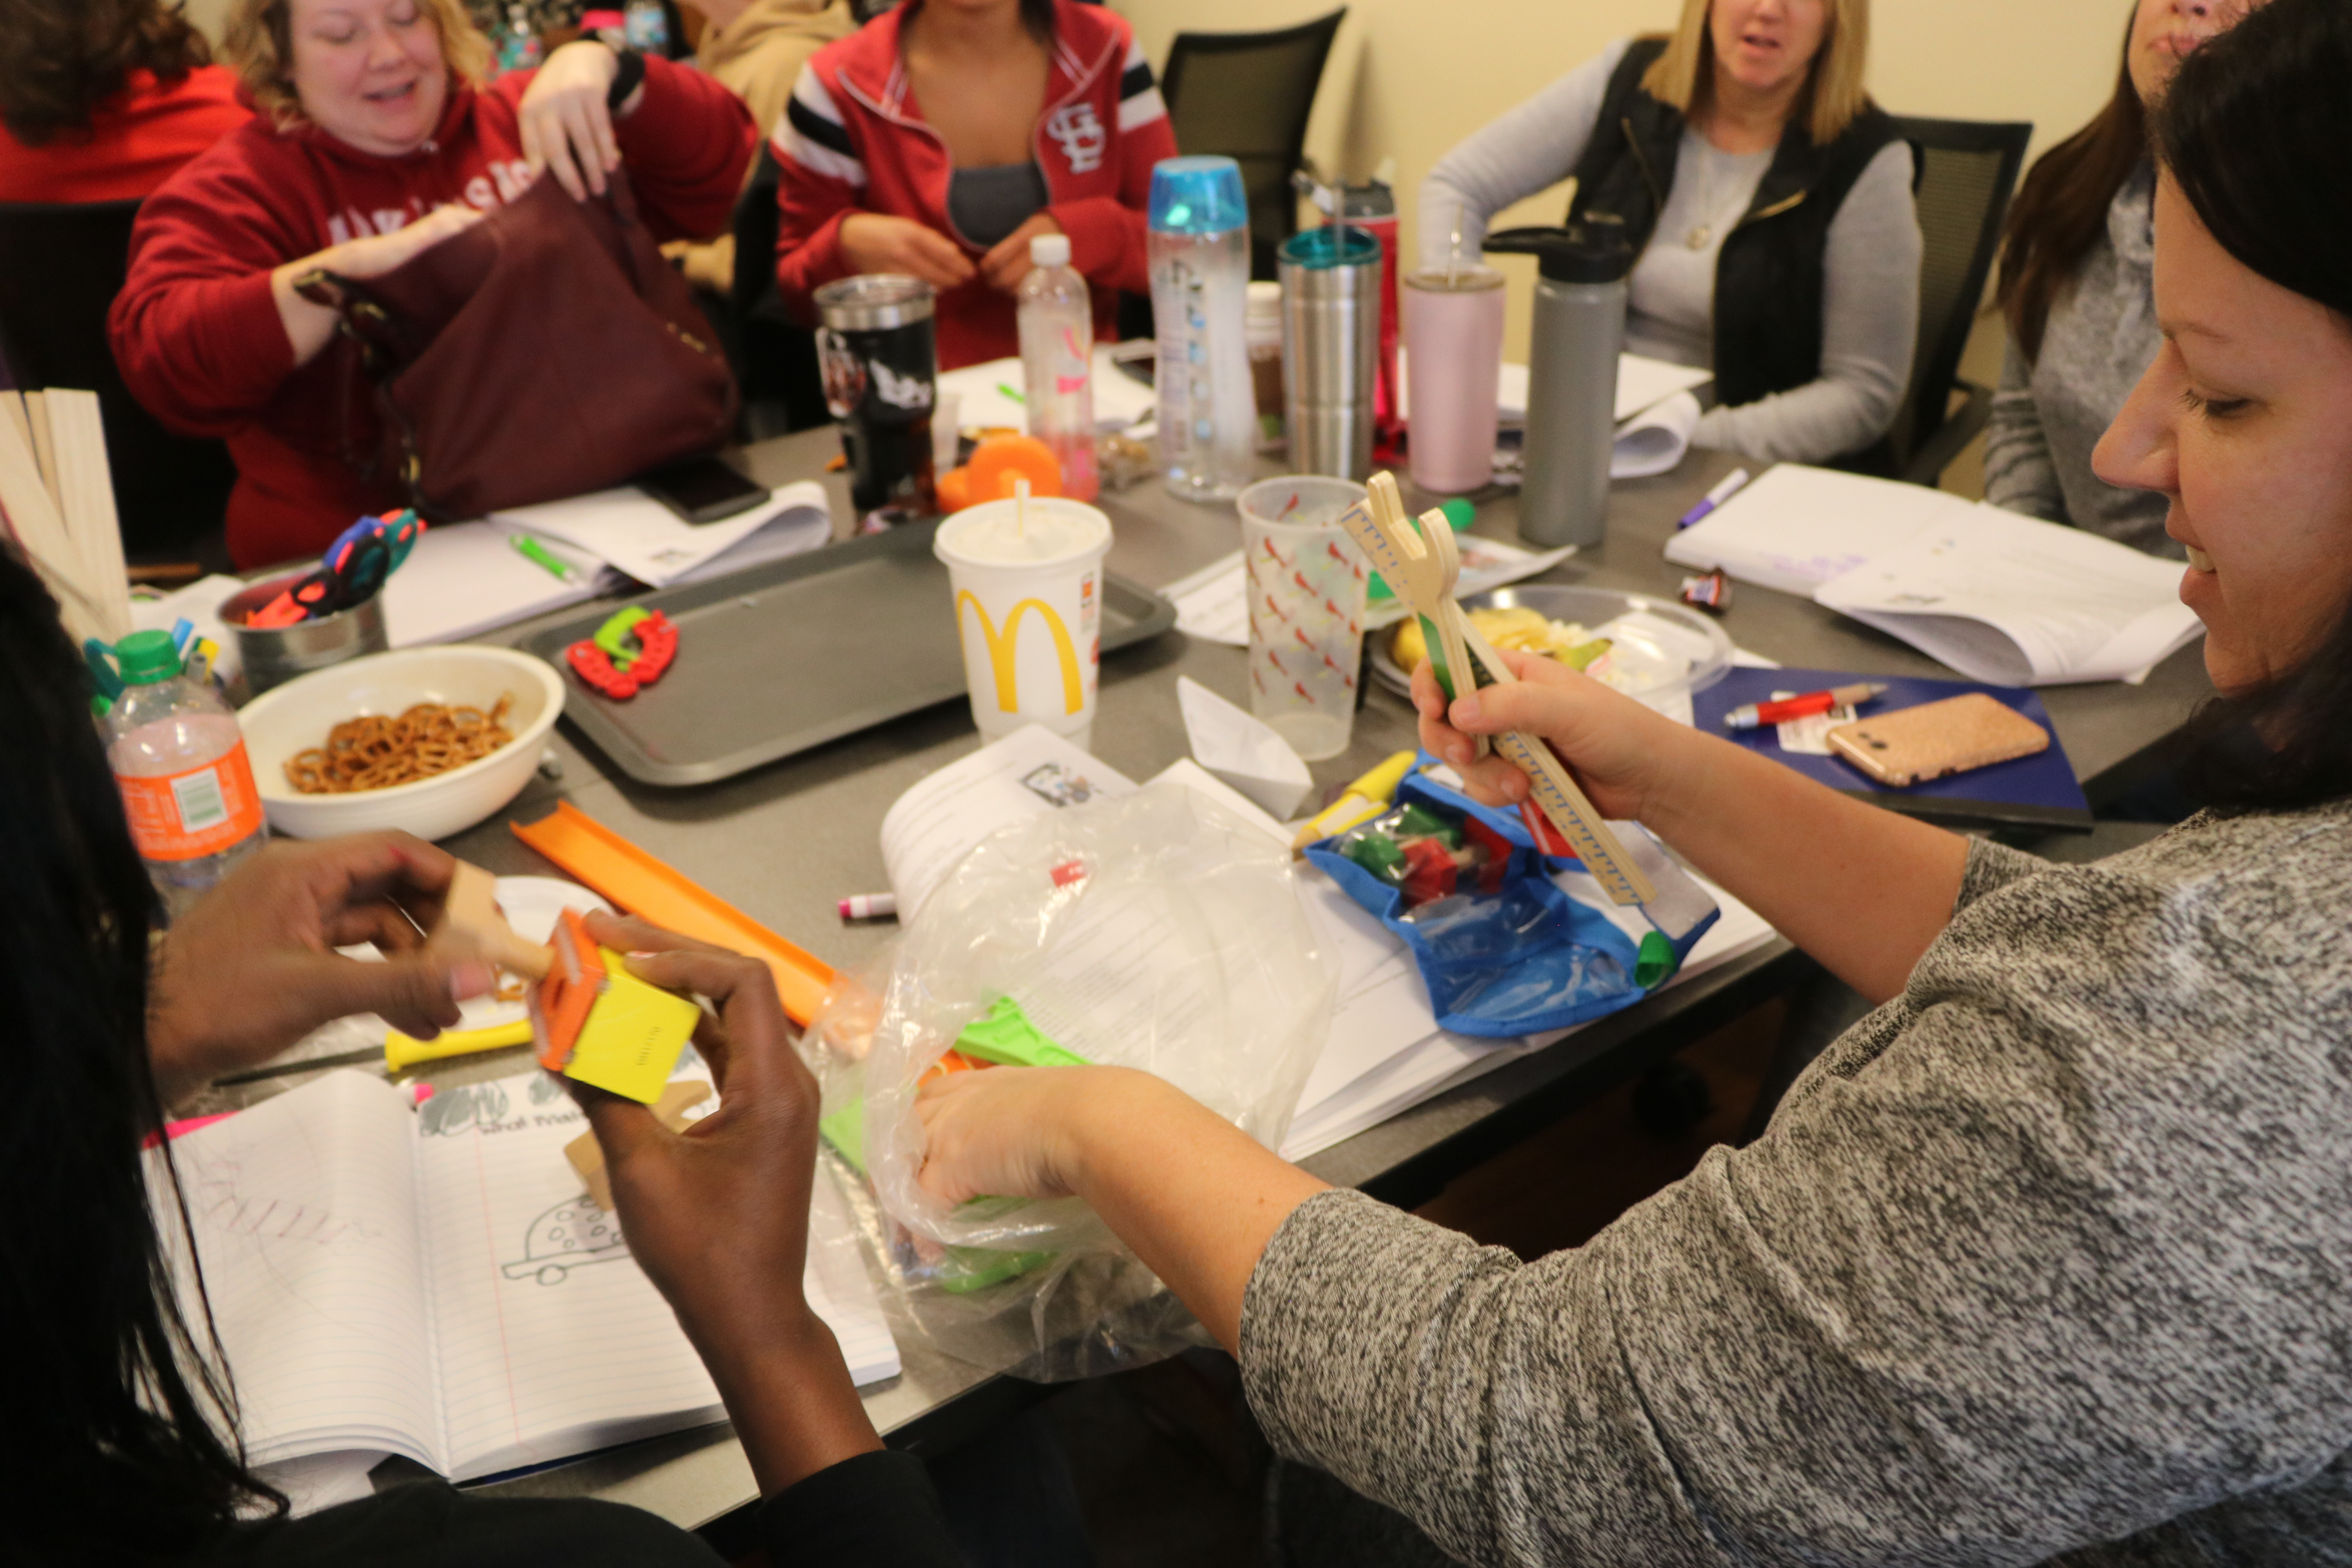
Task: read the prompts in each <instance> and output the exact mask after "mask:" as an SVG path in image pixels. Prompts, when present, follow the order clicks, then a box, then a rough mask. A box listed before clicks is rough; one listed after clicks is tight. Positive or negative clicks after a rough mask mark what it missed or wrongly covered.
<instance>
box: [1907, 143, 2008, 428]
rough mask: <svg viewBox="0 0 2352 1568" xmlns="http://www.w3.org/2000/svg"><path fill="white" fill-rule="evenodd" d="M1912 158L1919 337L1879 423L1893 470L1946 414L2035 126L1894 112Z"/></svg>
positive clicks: (1939, 423) (1942, 421) (1942, 420)
mask: <svg viewBox="0 0 2352 1568" xmlns="http://www.w3.org/2000/svg"><path fill="white" fill-rule="evenodd" d="M1895 134H1896V135H1897V136H1900V137H1901V138H1902V139H1903V140H1904V141H1906V142H1909V143H1911V149H1912V155H1913V157H1914V158H1915V159H1916V174H1915V175H1914V176H1913V180H1912V187H1911V188H1912V195H1913V198H1914V200H1915V202H1916V205H1917V206H1918V211H1919V233H1920V237H1922V239H1924V240H1925V242H1926V246H1925V249H1924V250H1923V252H1922V254H1921V257H1920V262H1919V339H1918V346H1917V349H1916V352H1915V353H1914V354H1913V357H1912V361H1911V386H1910V389H1909V391H1908V392H1906V394H1905V395H1904V399H1903V404H1902V406H1901V407H1900V408H1898V409H1897V410H1896V411H1895V424H1894V426H1893V428H1891V429H1890V430H1889V431H1888V432H1887V440H1888V444H1889V446H1890V447H1892V449H1893V453H1894V456H1895V468H1896V469H1897V471H1900V470H1901V468H1903V467H1904V466H1905V465H1906V464H1907V463H1908V461H1909V459H1910V457H1911V454H1912V453H1914V452H1916V451H1917V450H1918V448H1919V447H1921V446H1922V445H1923V444H1924V443H1925V442H1926V441H1927V438H1928V437H1931V436H1933V435H1934V434H1935V433H1936V431H1937V427H1938V426H1941V425H1942V424H1943V423H1944V418H1945V415H1946V411H1947V410H1948V408H1949V406H1950V399H1951V394H1952V390H1953V388H1954V386H1955V385H1956V384H1957V383H1958V380H1959V371H1960V354H1961V353H1962V352H1963V351H1964V350H1966V349H1967V347H1968V343H1969V331H1970V329H1971V328H1972V327H1974V325H1975V324H1976V315H1977V307H1978V305H1979V302H1980V301H1981V300H1983V299H1984V290H1985V279H1986V278H1987V277H1989V276H1990V274H1991V271H1992V261H1993V255H1994V253H1995V252H1996V251H1997V250H1999V248H2000V228H2001V224H2002V222H2003V221H2004V220H2005V219H2006V218H2007V217H2008V216H2009V198H2010V196H2011V195H2012V194H2013V193H2014V192H2015V191H2016V189H2017V175H2018V171H2019V170H2020V169H2021V168H2022V167H2023V166H2024V164H2025V148H2026V144H2027V143H2028V142H2031V141H2032V139H2033V127H2032V125H2031V124H2030V123H2026V122H2021V121H1978V120H1919V119H1913V118H1909V117H1905V116H1898V117H1896V119H1895Z"/></svg>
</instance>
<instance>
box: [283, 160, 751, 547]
mask: <svg viewBox="0 0 2352 1568" xmlns="http://www.w3.org/2000/svg"><path fill="white" fill-rule="evenodd" d="M297 288H298V289H300V291H301V292H302V294H303V296H304V297H305V298H306V299H310V300H316V301H317V302H319V303H320V304H325V305H329V306H331V307H332V308H333V309H334V310H336V311H337V312H338V313H339V314H340V316H341V333H342V336H343V337H344V338H345V339H346V340H347V341H348V342H349V344H350V345H351V347H350V349H349V350H347V351H346V352H351V353H354V354H355V356H356V360H357V365H356V374H357V375H358V376H362V377H364V381H365V383H366V384H370V385H372V386H373V403H374V409H373V414H374V415H375V416H376V417H374V418H368V417H365V416H362V415H361V413H360V410H359V409H358V408H357V407H356V406H354V405H352V404H351V403H349V402H347V403H346V405H345V409H344V420H343V428H344V443H343V444H344V457H345V458H346V459H347V460H349V461H351V462H352V464H353V465H354V466H355V467H357V468H360V470H361V471H362V474H363V475H365V476H366V477H368V478H370V479H386V480H389V481H390V483H391V485H392V486H393V488H394V489H396V490H398V491H399V492H401V493H403V494H404V496H405V498H406V500H407V501H408V504H410V505H411V506H414V507H415V508H416V510H418V511H420V512H422V513H424V514H425V516H426V517H427V518H429V519H432V520H434V521H449V520H452V519H457V518H469V517H480V516H481V515H483V514H484V513H485V512H488V511H494V510H499V509H501V508H506V507H515V506H529V505H530V504H532V503H533V502H536V501H545V500H561V499H562V498H563V497H566V496H575V495H581V494H583V493H585V492H587V491H590V490H599V489H608V488H610V487H611V486H614V485H617V484H621V483H623V482H625V481H626V480H627V479H630V478H632V477H634V476H635V475H638V474H642V473H644V472H645V471H646V470H647V469H649V468H658V467H660V466H661V465H663V464H665V463H669V462H674V461H676V460H677V459H678V458H687V457H692V456H694V455H696V454H697V453H701V452H708V451H711V450H713V449H715V448H717V447H719V446H720V445H722V444H723V443H724V442H726V441H727V440H728V439H729V438H730V437H731V436H732V435H733V433H734V427H735V413H736V407H737V397H736V390H735V376H734V373H733V372H732V371H730V369H729V368H728V364H727V358H726V355H725V354H724V353H721V352H720V351H719V345H718V344H717V342H714V341H713V334H712V332H711V330H710V326H709V321H707V320H706V319H705V317H704V316H703V314H702V312H701V310H699V309H698V307H697V306H696V305H695V302H694V294H693V290H692V289H691V287H690V286H689V285H688V283H687V281H686V279H683V278H682V277H680V276H679V275H678V273H677V270H676V269H675V268H672V267H671V266H670V265H669V263H668V262H667V261H666V260H664V259H663V258H662V254H661V250H660V247H658V246H657V245H656V242H655V239H654V237H653V236H652V234H650V233H649V232H647V230H646V226H645V225H644V223H643V222H642V221H640V219H639V217H638V216H637V205H636V201H635V197H634V196H633V195H631V193H630V190H629V184H628V180H627V178H626V175H625V172H621V171H616V172H615V173H614V174H613V175H612V176H611V177H610V179H609V181H608V183H607V194H606V195H603V196H592V197H590V198H589V199H588V200H586V201H581V202H575V201H573V200H572V197H571V196H570V195H566V194H565V192H564V190H563V188H562V186H561V185H559V184H556V182H555V181H554V180H553V179H551V178H548V179H541V180H540V181H539V182H537V183H536V184H533V185H532V186H531V188H530V190H529V191H527V192H525V193H524V194H523V195H521V196H520V197H518V198H517V199H516V200H514V201H513V202H510V203H509V204H508V205H506V206H504V207H502V208H500V209H499V211H497V212H495V213H492V214H491V215H490V216H488V217H487V218H485V219H483V220H482V221H481V222H480V223H478V224H476V225H475V226H473V227H471V228H468V229H467V230H465V231H464V232H462V233H460V234H457V235H454V236H452V237H449V238H448V239H446V240H443V241H442V242H441V243H440V244H438V245H436V246H435V247H433V248H432V249H430V250H427V251H425V252H424V253H423V254H421V255H419V256H417V257H416V258H414V259H412V260H410V261H409V262H407V263H406V264H404V265H403V266H401V267H400V268H396V269H394V270H393V271H391V272H387V273H385V274H384V275H383V276H382V277H380V278H368V279H352V278H345V277H342V276H341V275H340V274H336V273H331V272H327V271H324V270H320V271H318V272H312V273H310V274H308V275H306V276H305V277H303V278H302V279H299V281H298V283H297ZM347 385H348V384H347ZM349 395H350V394H348V393H347V397H348V396H349Z"/></svg>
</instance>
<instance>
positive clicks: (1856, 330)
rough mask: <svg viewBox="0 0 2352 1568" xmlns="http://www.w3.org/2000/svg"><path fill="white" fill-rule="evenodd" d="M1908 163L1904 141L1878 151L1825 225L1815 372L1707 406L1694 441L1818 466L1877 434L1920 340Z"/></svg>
mask: <svg viewBox="0 0 2352 1568" xmlns="http://www.w3.org/2000/svg"><path fill="white" fill-rule="evenodd" d="M1911 169H1912V164H1911V147H1910V143H1908V142H1894V143H1892V144H1890V145H1888V146H1886V147H1885V148H1882V149H1880V151H1879V153H1878V156H1876V157H1875V158H1873V159H1872V160H1871V161H1870V166H1869V167H1868V168H1866V169H1864V171H1863V172H1862V177H1861V178H1860V179H1858V180H1856V181H1855V182H1854V184H1853V190H1851V191H1849V192H1848V193H1846V198H1845V201H1844V203H1843V205H1841V206H1840V207H1839V208H1838V215H1837V216H1836V217H1835V218H1833V219H1832V220H1831V222H1830V233H1829V248H1828V251H1827V253H1826V254H1825V255H1824V257H1823V267H1824V269H1825V277H1824V279H1823V283H1822V294H1823V300H1822V307H1823V309H1822V374H1821V375H1820V377H1819V378H1818V379H1816V380H1813V381H1810V382H1808V383H1806V384H1804V385H1802V386H1800V387H1794V388H1791V389H1790V391H1787V392H1778V393H1774V394H1773V395H1771V396H1769V397H1763V398H1759V399H1758V400H1757V401H1755V402H1754V403H1743V404H1741V405H1739V406H1738V407H1737V408H1711V409H1709V410H1707V412H1706V415H1705V416H1702V417H1701V418H1700V420H1699V422H1698V428H1697V430H1696V432H1694V433H1693V435H1692V437H1691V439H1692V441H1693V442H1694V443H1695V444H1696V445H1698V446H1701V447H1719V448H1723V449H1726V450H1728V451H1734V452H1738V453H1739V454H1741V455H1742V456H1744V457H1748V458H1754V459H1755V460H1756V461H1758V462H1762V463H1819V462H1823V461H1826V460H1827V459H1829V458H1834V457H1838V456H1840V455H1842V454H1843V453H1847V452H1853V451H1859V450H1860V449H1862V448H1863V447H1867V446H1869V445H1870V444H1871V443H1872V442H1873V441H1875V440H1877V439H1878V438H1879V437H1881V436H1884V435H1885V434H1886V430H1887V426H1890V425H1892V424H1893V423H1894V422H1895V408H1896V407H1897V406H1898V405H1900V404H1901V403H1902V401H1903V395H1904V393H1905V392H1906V391H1907V390H1909V388H1910V385H1911V358H1912V354H1913V352H1914V351H1915V349H1916V346H1917V342H1918V337H1919V257H1920V252H1921V249H1922V247H1923V242H1922V241H1921V239H1920V237H1919V217H1918V213H1917V211H1916V208H1915V207H1914V205H1913V204H1912V200H1911Z"/></svg>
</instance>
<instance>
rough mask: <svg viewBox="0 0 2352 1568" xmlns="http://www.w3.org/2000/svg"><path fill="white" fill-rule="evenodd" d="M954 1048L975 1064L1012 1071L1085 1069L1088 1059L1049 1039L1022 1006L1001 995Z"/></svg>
mask: <svg viewBox="0 0 2352 1568" xmlns="http://www.w3.org/2000/svg"><path fill="white" fill-rule="evenodd" d="M955 1048H956V1049H957V1050H959V1051H961V1052H962V1053H963V1054H964V1055H965V1056H968V1057H970V1058H972V1059H973V1060H974V1061H982V1062H994V1063H995V1064H996V1065H997V1066H999V1067H1009V1068H1082V1067H1085V1066H1086V1065H1087V1058H1084V1057H1082V1056H1080V1055H1078V1054H1077V1053H1076V1051H1066V1050H1064V1049H1063V1048H1062V1047H1059V1046H1057V1045H1055V1043H1054V1042H1053V1041H1051V1040H1049V1039H1047V1038H1046V1037H1045V1035H1044V1033H1043V1032H1042V1031H1040V1030H1039V1029H1038V1027H1037V1026H1036V1025H1034V1024H1033V1023H1031V1022H1030V1021H1029V1017H1028V1015H1026V1014H1025V1013H1024V1012H1022V1011H1021V1004H1020V1003H1018V1002H1015V1001H1014V1000H1013V998H1012V997H1010V996H999V997H998V998H997V999H996V1002H995V1005H992V1006H991V1007H990V1008H989V1010H988V1016H986V1017H983V1018H974V1019H973V1020H972V1021H971V1023H969V1024H966V1025H965V1026H963V1033H962V1034H961V1035H958V1036H957V1037H956V1043H955Z"/></svg>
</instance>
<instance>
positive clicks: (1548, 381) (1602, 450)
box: [1486, 225, 1633, 545]
mask: <svg viewBox="0 0 2352 1568" xmlns="http://www.w3.org/2000/svg"><path fill="white" fill-rule="evenodd" d="M1486 249H1488V250H1490V251H1503V252H1507V253H1508V252H1517V253H1522V254H1532V255H1533V256H1534V257H1535V258H1537V271H1538V279H1537V282H1536V310H1535V330H1534V333H1533V338H1532V342H1530V344H1529V348H1528V426H1527V452H1526V464H1527V472H1526V477H1525V479H1523V480H1522V482H1521V484H1520V487H1519V537H1520V538H1522V539H1525V540H1526V541H1528V542H1529V543H1531V544H1547V545H1560V544H1575V545H1592V544H1598V543H1600V542H1601V538H1602V536H1603V534H1604V533H1606V531H1607V529H1608V522H1609V458H1610V454H1611V449H1612V447H1613V445H1614V443H1615V440H1616V435H1617V356H1618V355H1619V354H1621V353H1623V352H1624V348H1625V279H1626V275H1627V274H1628V273H1630V272H1632V271H1633V247H1631V246H1629V245H1627V244H1626V243H1625V239H1624V237H1623V235H1622V234H1621V233H1619V232H1618V231H1616V230H1614V229H1610V228H1604V227H1601V226H1598V225H1581V226H1576V227H1572V228H1550V229H1546V228H1514V229H1506V230H1504V231H1503V232H1502V233H1500V234H1490V235H1488V236H1487V237H1486Z"/></svg>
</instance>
